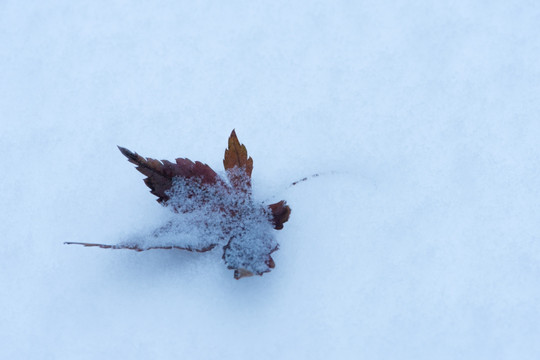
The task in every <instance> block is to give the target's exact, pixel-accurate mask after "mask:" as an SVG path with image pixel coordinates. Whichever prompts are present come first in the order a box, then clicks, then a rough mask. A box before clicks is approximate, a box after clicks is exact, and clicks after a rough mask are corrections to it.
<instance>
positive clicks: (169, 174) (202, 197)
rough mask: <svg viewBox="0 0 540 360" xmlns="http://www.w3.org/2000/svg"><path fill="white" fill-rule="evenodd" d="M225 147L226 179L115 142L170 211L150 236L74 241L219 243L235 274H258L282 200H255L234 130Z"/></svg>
mask: <svg viewBox="0 0 540 360" xmlns="http://www.w3.org/2000/svg"><path fill="white" fill-rule="evenodd" d="M228 145H229V146H228V148H227V149H226V150H225V157H224V160H223V165H224V167H225V172H226V176H227V179H223V178H221V177H220V176H219V175H218V174H217V173H216V172H215V171H214V170H212V169H211V168H210V167H209V166H208V165H206V164H203V163H201V162H198V161H196V162H192V161H191V160H189V159H185V158H178V159H176V160H175V162H174V163H172V162H170V161H167V160H161V161H159V160H155V159H151V158H144V157H142V156H140V155H138V154H137V153H134V152H131V151H130V150H128V149H126V148H123V147H118V148H119V149H120V151H121V152H122V154H124V155H125V156H126V157H127V158H128V160H129V161H130V162H131V163H133V164H135V165H137V170H138V171H140V172H141V173H142V174H144V175H146V176H147V178H146V179H145V180H144V182H145V183H146V185H147V186H148V187H149V188H150V192H151V193H152V194H154V195H155V196H157V197H158V199H157V201H158V202H159V203H160V204H162V205H164V206H165V207H167V208H169V209H171V210H172V211H173V213H174V216H173V217H172V218H171V220H169V221H168V222H167V224H166V225H165V226H163V227H161V228H159V229H157V230H155V231H154V232H153V236H152V237H151V240H150V241H148V240H145V241H130V242H125V243H120V244H117V245H104V244H92V243H75V242H69V243H66V244H79V245H84V246H97V247H101V248H109V249H131V250H136V251H144V250H150V249H180V250H186V251H195V252H206V251H210V250H212V249H214V248H217V247H220V248H221V249H222V250H223V256H222V259H223V260H224V262H225V264H226V265H227V267H228V268H229V269H233V270H234V277H235V279H240V278H242V277H247V276H252V275H262V274H264V273H266V272H269V271H270V270H271V269H273V268H274V266H275V263H274V260H273V259H272V256H271V254H272V253H273V252H274V251H276V250H277V249H278V247H279V245H278V243H277V241H276V239H275V237H274V234H273V229H275V230H280V229H282V228H283V224H284V223H285V222H287V220H288V219H289V215H290V213H291V209H290V207H289V206H288V205H287V204H286V202H285V201H284V200H282V201H279V202H277V203H275V204H271V205H268V206H265V205H263V204H261V203H257V202H255V201H254V199H253V197H252V192H251V173H252V171H253V159H252V158H251V157H248V154H247V150H246V147H245V146H244V145H242V144H240V142H239V141H238V138H237V136H236V133H235V131H234V130H233V131H232V133H231V135H230V137H229V144H228Z"/></svg>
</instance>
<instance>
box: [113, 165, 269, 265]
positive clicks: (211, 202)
mask: <svg viewBox="0 0 540 360" xmlns="http://www.w3.org/2000/svg"><path fill="white" fill-rule="evenodd" d="M242 174H243V173H242V172H241V171H239V170H238V169H233V170H230V171H229V174H228V175H229V177H230V178H233V177H234V178H235V179H240V180H242V181H240V183H239V184H240V188H233V187H232V186H229V184H227V183H225V182H223V181H218V182H217V183H216V184H208V183H203V182H202V181H201V179H199V178H195V177H193V178H183V177H177V178H175V179H174V180H173V186H172V188H171V189H170V190H169V191H167V195H168V196H169V197H170V199H169V200H168V201H167V203H166V206H167V207H168V208H169V209H171V210H172V212H171V216H170V217H169V218H168V219H167V221H166V223H165V225H163V226H161V227H159V228H158V229H156V230H154V231H152V233H151V234H149V235H148V236H139V237H135V238H131V239H130V240H129V241H126V242H124V243H123V244H125V245H137V247H138V248H140V249H149V248H153V247H154V248H155V247H168V246H176V247H182V248H185V249H188V250H195V251H202V250H206V249H212V248H214V247H219V248H223V250H224V253H223V260H224V261H225V263H226V264H227V267H228V268H229V269H235V270H236V269H242V270H247V271H249V272H250V273H253V274H262V273H264V272H268V271H270V263H271V260H270V258H269V256H270V253H272V252H274V251H276V250H277V249H278V244H277V241H276V240H275V238H274V235H273V228H272V223H271V218H270V211H269V209H268V208H266V207H264V206H263V205H262V204H261V203H259V202H255V201H254V200H253V197H252V194H251V191H250V188H249V185H248V184H249V179H247V178H246V177H245V174H244V175H242Z"/></svg>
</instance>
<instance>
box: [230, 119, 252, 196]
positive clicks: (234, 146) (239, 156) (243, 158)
mask: <svg viewBox="0 0 540 360" xmlns="http://www.w3.org/2000/svg"><path fill="white" fill-rule="evenodd" d="M228 145H229V146H228V148H227V149H226V150H225V157H224V159H223V166H224V167H225V170H226V171H227V174H228V177H229V180H230V181H231V183H232V185H233V186H234V187H236V188H238V189H239V188H245V187H246V186H247V187H248V188H249V187H251V182H250V180H251V172H252V171H253V159H252V158H251V157H249V156H248V152H247V149H246V147H245V146H244V145H243V144H240V141H239V140H238V137H237V136H236V131H235V130H234V129H233V131H232V132H231V136H229V141H228ZM235 168H238V169H239V171H240V173H239V174H238V173H233V172H232V170H233V169H235Z"/></svg>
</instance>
